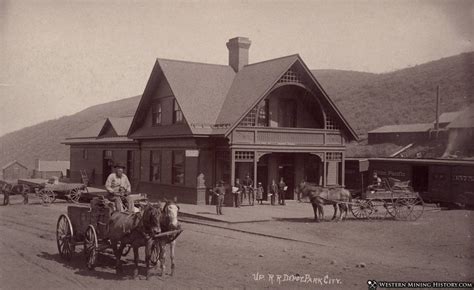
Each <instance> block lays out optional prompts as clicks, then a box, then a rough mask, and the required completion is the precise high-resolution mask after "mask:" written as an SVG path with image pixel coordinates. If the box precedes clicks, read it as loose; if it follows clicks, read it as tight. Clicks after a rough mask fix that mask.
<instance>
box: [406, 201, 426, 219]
mask: <svg viewBox="0 0 474 290" xmlns="http://www.w3.org/2000/svg"><path fill="white" fill-rule="evenodd" d="M409 204H410V207H411V212H410V215H409V216H408V220H410V221H416V220H417V219H419V218H420V217H421V216H422V215H423V211H424V209H425V203H424V202H423V199H422V198H421V197H417V198H413V199H410V200H409Z"/></svg>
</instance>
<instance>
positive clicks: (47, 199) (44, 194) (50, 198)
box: [38, 188, 56, 204]
mask: <svg viewBox="0 0 474 290" xmlns="http://www.w3.org/2000/svg"><path fill="white" fill-rule="evenodd" d="M38 195H39V197H40V198H41V200H42V201H43V203H46V204H48V203H53V202H54V201H55V200H56V194H55V193H54V191H53V190H51V189H48V188H42V189H41V190H40V191H39V193H38Z"/></svg>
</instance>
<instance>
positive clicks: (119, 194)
mask: <svg viewBox="0 0 474 290" xmlns="http://www.w3.org/2000/svg"><path fill="white" fill-rule="evenodd" d="M114 169H115V172H113V173H111V174H110V175H109V177H107V181H106V182H105V189H106V190H107V192H108V193H109V199H110V200H112V201H113V202H115V208H116V209H117V210H118V211H124V207H123V202H122V198H125V200H126V201H127V205H128V211H129V212H133V209H134V205H133V199H132V198H131V197H130V196H128V194H129V193H130V191H131V185H130V181H129V180H128V177H127V176H126V175H125V174H124V173H123V170H124V169H125V166H124V165H122V164H120V163H117V164H116V165H115V166H114Z"/></svg>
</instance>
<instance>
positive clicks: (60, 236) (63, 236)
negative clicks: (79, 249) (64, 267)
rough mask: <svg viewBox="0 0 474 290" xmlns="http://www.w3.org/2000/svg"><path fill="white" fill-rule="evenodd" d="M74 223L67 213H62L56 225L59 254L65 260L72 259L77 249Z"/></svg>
mask: <svg viewBox="0 0 474 290" xmlns="http://www.w3.org/2000/svg"><path fill="white" fill-rule="evenodd" d="M73 236H74V233H73V230H72V224H71V221H70V220H69V217H68V216H67V215H64V214H62V215H60V216H59V219H58V223H57V226H56V242H57V245H58V251H59V256H61V258H63V259H65V260H70V259H71V257H72V255H73V254H74V251H75V248H76V247H75V245H74V242H73Z"/></svg>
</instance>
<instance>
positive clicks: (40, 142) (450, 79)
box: [0, 52, 474, 168]
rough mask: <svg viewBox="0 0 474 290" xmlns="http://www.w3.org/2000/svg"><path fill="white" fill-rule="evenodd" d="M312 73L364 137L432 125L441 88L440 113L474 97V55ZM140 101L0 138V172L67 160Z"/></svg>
mask: <svg viewBox="0 0 474 290" xmlns="http://www.w3.org/2000/svg"><path fill="white" fill-rule="evenodd" d="M313 73H314V74H315V76H316V77H317V79H318V80H319V82H320V83H321V84H322V86H323V87H324V89H325V90H326V91H327V92H328V94H329V96H331V98H332V99H333V100H334V101H335V103H336V104H337V105H338V107H339V108H340V109H341V111H342V112H343V113H344V115H345V116H346V118H347V119H348V120H349V122H350V123H351V124H352V126H353V127H354V129H355V130H356V131H357V132H358V133H359V134H360V135H362V136H363V135H365V134H366V132H367V131H368V130H371V129H374V128H376V127H379V126H382V125H387V124H397V123H398V124H403V123H414V122H431V121H433V120H434V118H435V116H434V111H435V95H436V86H437V85H439V86H440V87H441V90H440V92H441V97H442V106H441V112H447V111H454V110H458V109H461V108H462V107H463V106H464V105H465V104H466V103H470V102H473V100H472V98H473V96H474V82H473V81H472V79H473V75H474V52H471V53H464V54H461V55H457V56H453V57H448V58H444V59H440V60H437V61H433V62H429V63H426V64H422V65H418V66H415V67H411V68H406V69H402V70H398V71H394V72H390V73H384V74H371V73H364V72H354V71H340V70H315V71H313ZM468 98H470V99H468ZM138 101H139V97H138V96H137V97H132V98H127V99H123V100H120V101H115V102H111V103H107V104H101V105H96V106H93V107H90V108H88V109H86V110H84V111H81V112H79V113H77V114H74V115H71V116H66V117H62V118H59V119H56V120H50V121H47V122H43V123H40V124H38V125H35V126H31V127H28V128H24V129H22V130H19V131H16V132H12V133H9V134H6V135H4V136H2V137H0V148H1V150H0V167H1V166H3V165H4V164H6V163H7V162H9V161H11V160H14V159H17V160H19V161H20V162H23V163H24V164H25V165H27V166H29V167H30V168H32V167H33V165H34V160H35V159H36V158H41V159H45V160H55V159H56V160H69V152H68V147H67V146H65V145H62V144H60V142H61V141H62V140H63V139H64V138H66V137H68V136H70V135H72V134H74V133H75V132H77V131H79V130H82V129H84V128H86V127H88V126H90V125H91V124H93V123H94V122H97V121H98V120H100V119H103V118H106V117H109V116H113V117H119V116H128V115H133V114H134V113H135V109H136V107H137V105H138Z"/></svg>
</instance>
